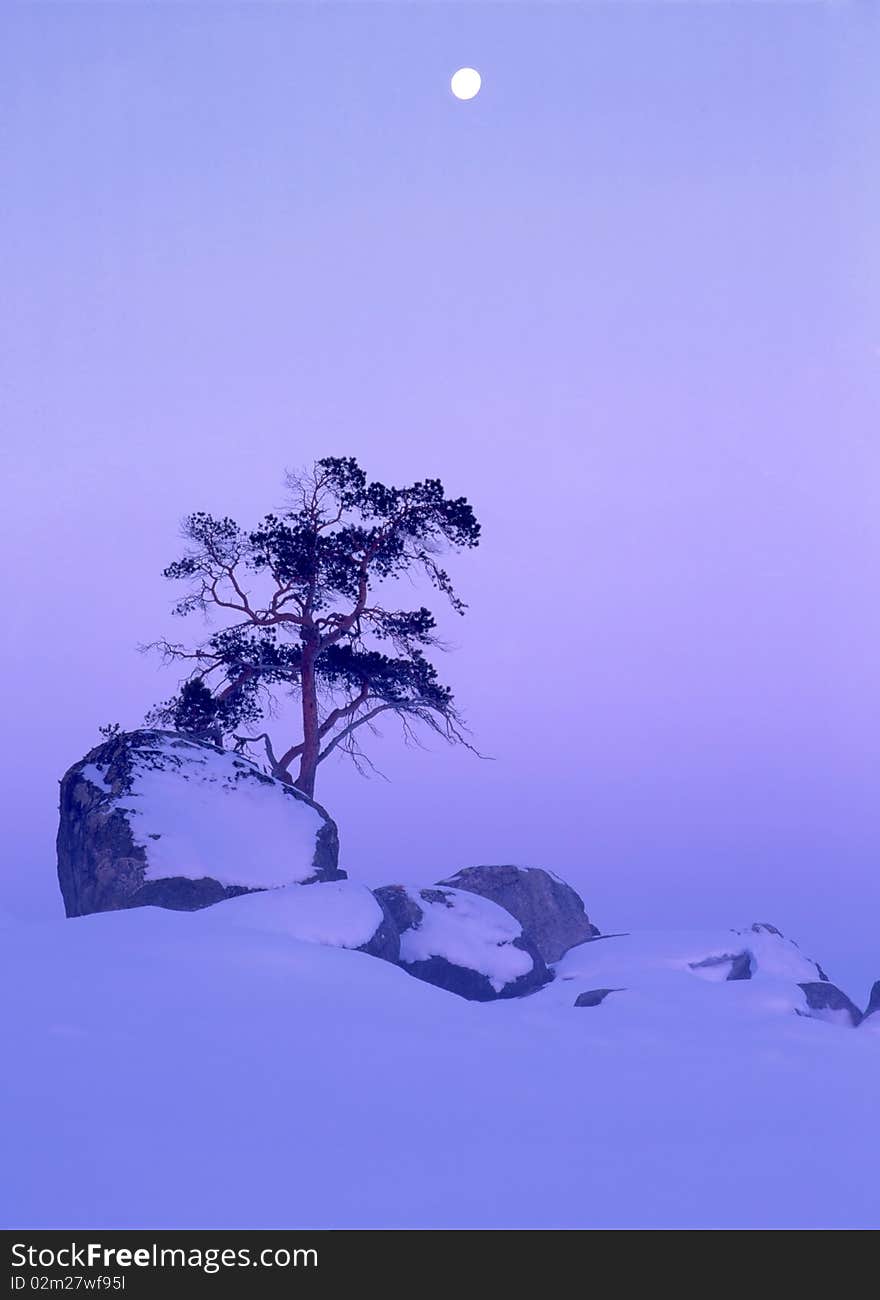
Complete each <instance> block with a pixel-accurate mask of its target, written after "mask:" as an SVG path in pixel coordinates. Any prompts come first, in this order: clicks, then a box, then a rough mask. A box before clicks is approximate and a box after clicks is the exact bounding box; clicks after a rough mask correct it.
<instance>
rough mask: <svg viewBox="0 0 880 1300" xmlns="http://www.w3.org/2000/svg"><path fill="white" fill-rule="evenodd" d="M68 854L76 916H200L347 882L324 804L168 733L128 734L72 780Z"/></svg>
mask: <svg viewBox="0 0 880 1300" xmlns="http://www.w3.org/2000/svg"><path fill="white" fill-rule="evenodd" d="M57 847H58V880H59V884H60V886H61V893H62V895H63V897H64V905H65V908H66V910H67V915H68V916H82V915H84V914H85V913H88V912H105V911H115V910H117V909H119V908H128V907H140V906H145V905H149V904H153V905H155V906H159V907H169V908H173V909H175V910H180V911H192V910H195V909H196V908H200V907H206V906H208V905H209V904H210V903H216V902H219V901H220V900H221V899H224V898H230V897H234V896H236V895H238V894H243V893H247V892H248V891H250V890H255V889H271V888H275V887H278V886H282V885H289V884H296V883H299V884H305V883H310V882H312V881H319V880H337V879H340V878H343V877H344V873H343V872H340V871H339V870H338V868H337V855H338V837H337V832H336V826H335V824H334V822H333V821H332V820H331V818H330V817H329V816H328V815H327V813H326V812H325V811H324V809H323V808H321V807H320V806H319V805H318V804H316V803H314V802H313V801H312V800H311V799H308V798H306V796H305V795H303V794H301V793H300V792H299V791H298V790H295V789H294V788H293V787H292V786H288V785H285V784H284V783H283V782H281V781H276V780H273V778H272V777H269V776H266V775H265V774H264V773H262V772H261V771H260V770H259V769H258V768H257V767H255V766H254V764H253V763H250V762H248V761H246V760H245V759H243V758H241V757H239V756H238V755H237V754H232V753H229V752H228V751H225V750H221V749H218V748H216V747H215V746H214V745H210V744H206V743H203V742H201V741H196V740H191V739H188V738H187V737H184V736H181V735H179V734H177V733H176V732H168V731H155V730H142V731H133V732H128V733H122V734H120V735H118V736H115V737H113V739H111V740H108V741H107V742H105V743H104V744H103V745H99V746H98V747H97V748H96V749H93V750H92V751H91V752H90V753H89V754H87V755H86V757H85V758H84V759H82V760H81V762H79V763H76V764H75V765H74V766H73V767H72V768H71V769H70V770H69V771H68V772H67V773H66V774H65V776H64V779H63V780H62V782H61V820H60V825H59V829H58V840H57Z"/></svg>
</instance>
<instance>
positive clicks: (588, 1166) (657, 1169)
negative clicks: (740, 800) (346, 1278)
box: [0, 886, 880, 1228]
mask: <svg viewBox="0 0 880 1300" xmlns="http://www.w3.org/2000/svg"><path fill="white" fill-rule="evenodd" d="M312 888H317V887H316V886H309V887H308V889H312ZM320 888H322V889H325V888H327V887H325V886H321V887H320ZM349 892H350V893H351V897H352V900H353V905H354V906H355V908H357V907H359V906H360V905H361V904H362V903H363V901H364V900H363V898H362V897H361V896H359V895H358V894H357V892H356V891H355V890H350V891H349ZM304 894H305V891H304ZM302 901H303V903H304V904H305V903H307V902H308V900H307V899H306V898H305V896H304V897H303V900H302ZM263 913H264V914H263V916H262V919H261V916H260V903H259V902H257V901H254V900H251V899H247V898H246V899H236V900H233V901H232V902H228V903H222V904H219V905H218V906H215V907H212V908H209V909H206V910H205V911H203V912H199V913H179V912H169V911H161V910H159V909H156V908H141V909H137V910H133V911H124V912H117V913H107V914H102V915H94V916H88V917H83V918H79V919H76V920H70V921H57V922H51V923H48V924H44V925H36V926H29V925H23V924H19V923H13V924H11V925H10V926H8V927H7V928H6V929H5V930H4V932H3V951H2V972H0V979H2V985H3V988H4V990H5V995H4V1002H5V1005H6V1010H5V1012H4V1013H3V1026H2V1033H3V1039H4V1045H5V1047H6V1053H5V1055H6V1062H7V1065H6V1069H5V1071H4V1076H3V1084H2V1093H3V1117H4V1118H3V1125H4V1130H5V1132H4V1135H3V1141H2V1146H3V1150H4V1166H5V1168H6V1170H7V1173H6V1175H5V1176H4V1178H3V1180H2V1187H3V1190H2V1194H0V1199H2V1202H3V1205H2V1216H0V1217H2V1223H3V1226H4V1227H5V1226H10V1227H11V1226H15V1227H31V1228H37V1227H62V1226H63V1227H70V1228H74V1227H75V1228H114V1227H169V1228H174V1227H178V1228H180V1227H192V1228H195V1227H204V1228H208V1227H230V1228H231V1227H253V1228H259V1227H263V1228H270V1227H271V1228H281V1227H290V1226H301V1227H331V1228H342V1227H356V1228H386V1227H387V1228H391V1227H434V1228H451V1227H471V1228H478V1227H493V1228H624V1227H630V1228H672V1227H677V1228H691V1227H700V1228H719V1227H726V1228H762V1227H763V1228H872V1227H877V1226H878V1222H880V1213H878V1210H880V1193H878V1178H877V1169H878V1157H880V1137H878V1130H877V1126H876V1097H877V1094H878V1089H880V1035H878V1034H875V1033H872V1032H870V1030H869V1029H868V1027H867V1025H866V1026H864V1027H862V1028H860V1029H850V1028H845V1027H843V1026H841V1025H838V1024H830V1023H825V1022H822V1021H820V1020H814V1019H808V1018H805V1017H804V1016H799V1015H796V1014H795V1007H797V1006H800V1007H802V1006H803V1000H802V998H801V997H800V994H799V991H798V989H797V983H796V982H795V981H796V980H797V979H798V978H799V977H800V978H804V977H807V978H808V977H809V976H810V974H811V972H812V967H811V965H810V964H809V963H808V962H807V959H806V958H805V957H803V956H799V955H798V953H797V950H796V949H794V948H793V947H792V948H790V949H789V950H785V949H782V948H780V947H779V945H778V944H777V945H776V946H775V947H774V944H769V948H770V952H771V956H773V955H774V954H775V960H776V966H775V968H774V965H773V961H772V960H770V959H769V958H768V959H767V960H766V961H765V962H764V963H763V969H762V962H761V960H760V954H759V959H758V962H757V970H756V971H755V974H754V976H753V978H752V979H750V980H740V981H736V980H733V981H721V982H719V981H718V980H717V979H712V978H711V977H710V978H706V977H705V973H706V970H711V969H712V968H711V967H709V968H699V969H698V970H697V971H695V970H693V969H692V968H691V963H692V962H696V961H700V960H702V958H703V957H705V956H706V955H707V954H710V953H713V952H714V953H718V952H723V951H724V950H725V948H729V946H730V942H731V940H734V942H735V941H736V938H737V937H736V936H733V935H731V934H729V933H728V934H723V933H722V934H714V935H694V936H682V935H674V936H659V935H656V936H644V937H641V938H639V937H634V936H628V937H619V938H607V939H601V940H598V941H596V942H594V943H590V944H587V945H584V946H582V947H580V948H577V949H574V950H572V952H570V953H569V954H568V955H567V956H566V957H565V958H564V959H563V961H562V962H561V963H560V964H559V967H558V975H557V979H556V980H555V981H554V982H553V983H552V984H550V985H548V986H547V987H546V988H545V989H543V990H541V991H540V992H538V993H535V994H534V995H533V996H531V997H528V998H524V999H521V1000H515V1001H508V1002H498V1003H490V1004H486V1003H472V1002H466V1001H463V1000H462V999H460V998H458V997H456V996H454V995H453V994H449V993H446V992H444V991H442V990H440V989H437V988H434V987H432V986H430V985H427V984H424V983H420V982H418V981H417V980H415V979H413V978H411V977H410V976H408V975H407V974H405V973H404V972H403V971H401V970H399V969H398V968H396V967H394V966H392V965H389V964H387V963H385V962H382V961H380V960H378V959H376V958H373V957H370V956H367V955H365V954H363V953H358V952H352V951H346V950H344V949H339V948H332V947H328V946H324V945H322V944H320V943H306V942H302V941H301V940H297V939H294V938H292V937H291V934H290V926H289V925H288V924H286V923H285V922H284V921H283V919H279V918H278V917H276V918H275V920H274V921H273V920H271V919H270V916H269V914H268V912H267V910H266V909H265V908H264V909H263ZM291 915H292V913H291ZM295 924H296V925H297V926H300V925H302V924H304V922H303V919H302V917H299V918H296V919H295ZM330 937H332V938H338V937H339V936H338V935H334V936H330ZM350 937H357V936H356V935H354V934H353V935H352V936H350ZM751 939H752V940H755V941H756V942H757V943H758V944H759V945H760V942H761V941H762V940H761V936H756V935H752V936H751ZM768 943H769V941H768ZM786 952H787V955H786ZM799 962H803V963H805V964H804V965H803V966H801V965H799V964H798V963H799ZM780 963H781V965H780ZM600 987H613V988H620V989H624V990H625V991H622V992H616V993H612V994H609V995H608V997H607V998H606V999H605V1000H604V1001H603V1002H602V1004H601V1005H599V1006H595V1007H580V1008H575V1007H574V1006H573V1003H574V999H575V996H576V995H577V994H578V993H579V992H581V991H585V990H588V989H593V988H600ZM868 1023H870V1022H868Z"/></svg>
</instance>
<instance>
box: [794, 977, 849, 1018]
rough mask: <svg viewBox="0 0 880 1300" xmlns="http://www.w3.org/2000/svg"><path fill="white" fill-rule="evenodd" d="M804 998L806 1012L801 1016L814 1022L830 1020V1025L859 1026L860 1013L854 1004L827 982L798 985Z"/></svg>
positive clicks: (810, 982)
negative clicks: (811, 1017) (812, 1018)
mask: <svg viewBox="0 0 880 1300" xmlns="http://www.w3.org/2000/svg"><path fill="white" fill-rule="evenodd" d="M799 987H800V988H801V989H803V992H804V996H805V998H806V1003H807V1010H806V1011H804V1012H802V1013H801V1014H802V1015H805V1016H813V1017H814V1018H815V1019H816V1020H830V1021H831V1022H832V1024H840V1025H852V1026H853V1027H855V1026H857V1025H859V1024H861V1020H862V1013H861V1011H859V1009H858V1007H857V1006H856V1005H855V1003H854V1002H852V1001H850V999H849V998H848V997H847V996H846V994H845V993H843V992H842V991H841V990H840V989H839V988H838V987H837V985H836V984H831V983H830V982H829V981H828V980H813V981H808V982H807V983H805V984H801V985H799Z"/></svg>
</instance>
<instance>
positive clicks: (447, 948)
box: [400, 886, 532, 993]
mask: <svg viewBox="0 0 880 1300" xmlns="http://www.w3.org/2000/svg"><path fill="white" fill-rule="evenodd" d="M412 896H413V898H414V899H415V900H416V902H417V903H418V905H419V907H420V908H421V909H422V913H423V918H422V921H421V923H420V924H419V925H418V926H414V927H413V928H412V929H409V930H405V931H404V933H403V934H402V935H401V938H400V959H401V961H405V962H417V961H427V960H428V959H429V958H430V957H445V958H446V960H447V961H449V962H451V963H452V964H453V965H454V966H463V967H465V968H466V969H467V970H474V971H477V972H478V973H479V974H480V975H485V976H486V978H487V979H488V980H489V983H490V984H491V985H492V987H493V989H494V990H495V992H496V993H500V992H501V990H502V989H503V988H504V986H505V985H506V984H512V983H513V981H514V980H516V979H518V978H519V977H520V976H521V975H527V974H528V973H529V971H530V970H531V969H532V958H531V957H530V956H529V954H528V953H527V952H525V951H524V950H523V949H522V948H515V947H514V946H513V940H514V939H518V938H519V937H520V936H521V935H522V926H521V925H520V923H519V921H517V920H515V919H514V918H513V917H512V916H511V915H510V913H509V912H505V910H504V908H503V907H499V906H498V904H497V903H493V902H491V901H490V900H489V899H488V898H481V897H480V896H479V895H478V894H469V893H467V892H466V891H465V890H463V889H447V888H446V887H445V886H444V887H443V888H442V889H423V890H419V891H418V892H417V893H413V895H412Z"/></svg>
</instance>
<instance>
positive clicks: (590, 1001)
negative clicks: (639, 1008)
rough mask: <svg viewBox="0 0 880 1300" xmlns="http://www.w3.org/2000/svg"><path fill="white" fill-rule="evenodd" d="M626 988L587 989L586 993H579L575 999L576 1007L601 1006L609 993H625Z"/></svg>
mask: <svg viewBox="0 0 880 1300" xmlns="http://www.w3.org/2000/svg"><path fill="white" fill-rule="evenodd" d="M624 992H626V990H625V989H587V991H586V992H585V993H579V994H578V995H577V997H576V998H575V1000H574V1004H575V1006H576V1007H598V1006H601V1005H602V1003H603V1002H604V1001H605V999H606V998H607V997H608V994H609V993H624Z"/></svg>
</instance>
